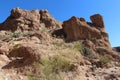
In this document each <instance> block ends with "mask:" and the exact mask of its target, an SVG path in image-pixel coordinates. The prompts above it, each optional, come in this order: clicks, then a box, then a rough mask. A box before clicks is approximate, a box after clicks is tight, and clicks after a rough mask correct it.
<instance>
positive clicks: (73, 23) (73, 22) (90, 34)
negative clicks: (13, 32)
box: [63, 17, 101, 41]
mask: <svg viewBox="0 0 120 80" xmlns="http://www.w3.org/2000/svg"><path fill="white" fill-rule="evenodd" d="M63 30H64V32H65V33H66V36H67V41H74V40H79V39H91V38H97V39H100V38H101V34H100V31H99V30H97V29H96V28H94V27H91V26H90V25H88V24H87V23H86V22H85V20H81V19H79V18H77V17H72V18H71V19H69V20H68V21H65V22H64V23H63Z"/></svg>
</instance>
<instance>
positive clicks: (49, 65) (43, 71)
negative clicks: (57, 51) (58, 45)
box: [28, 55, 73, 80]
mask: <svg viewBox="0 0 120 80" xmlns="http://www.w3.org/2000/svg"><path fill="white" fill-rule="evenodd" d="M70 63H71V62H70V60H69V59H67V58H66V57H63V56H60V55H56V56H53V57H50V58H43V59H42V60H41V61H40V62H35V63H34V66H35V67H36V69H37V72H39V73H40V74H37V75H34V74H33V75H34V76H33V75H29V76H28V78H29V80H38V79H39V80H64V75H63V74H64V73H65V72H68V71H71V70H72V68H73V67H72V66H71V65H70Z"/></svg>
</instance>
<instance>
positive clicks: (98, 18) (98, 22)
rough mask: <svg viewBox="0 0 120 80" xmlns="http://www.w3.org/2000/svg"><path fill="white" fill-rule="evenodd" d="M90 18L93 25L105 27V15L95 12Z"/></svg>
mask: <svg viewBox="0 0 120 80" xmlns="http://www.w3.org/2000/svg"><path fill="white" fill-rule="evenodd" d="M90 19H91V21H92V23H93V25H95V26H97V27H100V28H104V27H105V26H104V21H103V17H102V16H101V15H100V14H95V15H93V16H90Z"/></svg>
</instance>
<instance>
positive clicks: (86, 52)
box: [82, 47, 96, 59]
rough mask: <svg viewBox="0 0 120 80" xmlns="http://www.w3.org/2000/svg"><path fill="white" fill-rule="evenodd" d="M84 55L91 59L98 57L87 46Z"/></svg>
mask: <svg viewBox="0 0 120 80" xmlns="http://www.w3.org/2000/svg"><path fill="white" fill-rule="evenodd" d="M82 55H83V56H85V57H87V58H89V59H93V58H95V57H96V56H95V54H93V52H92V50H91V49H89V48H87V47H84V49H83V52H82Z"/></svg>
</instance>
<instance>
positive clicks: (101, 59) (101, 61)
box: [99, 56, 110, 65]
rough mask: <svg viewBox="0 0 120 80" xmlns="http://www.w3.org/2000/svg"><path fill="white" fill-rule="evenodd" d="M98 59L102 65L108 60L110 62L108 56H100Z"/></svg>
mask: <svg viewBox="0 0 120 80" xmlns="http://www.w3.org/2000/svg"><path fill="white" fill-rule="evenodd" d="M99 61H100V63H101V64H102V65H105V64H107V63H108V62H110V59H109V58H108V57H106V56H104V57H101V58H100V60H99Z"/></svg>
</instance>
